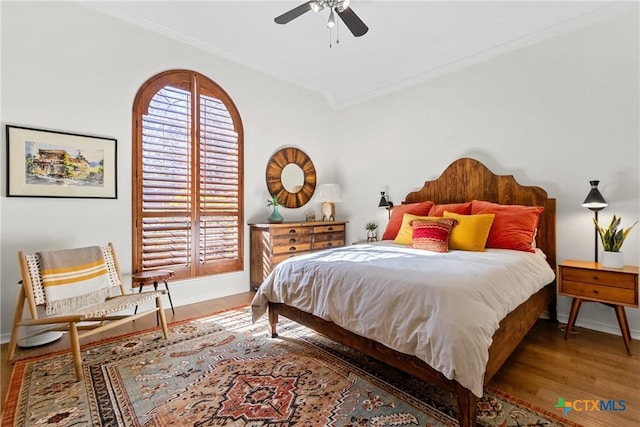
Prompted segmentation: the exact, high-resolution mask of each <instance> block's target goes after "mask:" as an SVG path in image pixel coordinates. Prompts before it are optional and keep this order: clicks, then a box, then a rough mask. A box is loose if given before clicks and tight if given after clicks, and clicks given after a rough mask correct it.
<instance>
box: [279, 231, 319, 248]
mask: <svg viewBox="0 0 640 427" xmlns="http://www.w3.org/2000/svg"><path fill="white" fill-rule="evenodd" d="M311 237H312V236H311V234H287V235H282V236H276V237H274V238H273V242H271V245H272V246H273V247H274V248H275V247H276V246H281V247H284V246H286V247H291V246H301V245H311Z"/></svg>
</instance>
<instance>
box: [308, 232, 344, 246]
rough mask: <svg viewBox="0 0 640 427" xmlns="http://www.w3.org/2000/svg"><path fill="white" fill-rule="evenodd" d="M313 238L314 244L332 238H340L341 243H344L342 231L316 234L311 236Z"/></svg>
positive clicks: (337, 239)
mask: <svg viewBox="0 0 640 427" xmlns="http://www.w3.org/2000/svg"><path fill="white" fill-rule="evenodd" d="M313 240H314V241H315V242H316V244H317V243H318V242H330V241H332V240H335V241H339V240H342V244H343V245H344V231H337V232H332V233H320V234H316V235H315V236H314V237H313ZM314 246H315V245H314Z"/></svg>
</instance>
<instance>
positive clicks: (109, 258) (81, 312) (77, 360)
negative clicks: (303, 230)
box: [8, 243, 168, 380]
mask: <svg viewBox="0 0 640 427" xmlns="http://www.w3.org/2000/svg"><path fill="white" fill-rule="evenodd" d="M101 249H102V254H103V256H104V259H105V261H106V264H107V269H108V275H109V297H108V298H107V299H106V301H105V302H102V303H99V304H94V305H91V306H88V307H83V308H81V309H77V310H74V312H72V313H65V314H60V315H58V314H56V315H50V316H39V315H38V312H37V306H44V305H46V298H45V293H44V287H43V285H42V278H41V275H40V261H39V256H38V255H37V254H36V253H24V252H19V254H18V257H19V260H20V270H21V273H22V287H21V289H20V294H19V296H18V304H17V306H16V312H15V315H14V318H13V328H12V330H11V341H10V342H9V353H8V359H9V361H13V357H14V355H15V350H16V344H17V341H18V331H19V327H20V326H33V325H52V326H51V327H48V328H45V329H40V330H38V332H37V333H35V334H31V335H27V336H25V337H23V338H28V337H30V336H33V335H37V334H41V333H44V332H48V331H63V332H68V333H69V341H70V344H71V351H72V354H73V365H74V368H75V373H76V378H78V380H81V379H82V358H81V356H80V340H81V339H82V338H85V337H88V336H89V335H93V334H96V333H99V332H103V331H106V330H108V329H111V328H116V327H118V326H120V325H122V324H124V323H126V322H131V321H133V320H136V319H139V318H141V317H143V316H147V315H150V314H153V313H157V315H158V318H159V320H160V322H159V323H160V326H162V333H163V335H164V338H165V339H166V338H167V335H168V331H167V322H166V318H165V315H164V309H163V307H162V300H161V297H162V295H163V294H164V293H165V291H164V290H156V291H153V292H141V293H127V292H126V290H125V288H124V285H123V283H122V275H121V274H120V268H119V266H118V260H117V258H116V254H115V251H114V248H113V244H112V243H109V244H107V245H105V246H102V247H101ZM154 299H155V307H154V308H152V309H149V310H145V311H143V312H140V313H137V314H122V313H121V312H123V311H124V310H128V309H133V308H135V307H137V306H139V305H141V304H144V303H146V302H149V301H152V300H154ZM25 301H26V302H27V305H28V307H29V312H30V314H31V318H25V319H23V318H22V317H23V312H24V303H25ZM118 313H120V314H118ZM87 322H88V323H87ZM79 331H81V332H79Z"/></svg>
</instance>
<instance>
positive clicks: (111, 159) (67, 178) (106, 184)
mask: <svg viewBox="0 0 640 427" xmlns="http://www.w3.org/2000/svg"><path fill="white" fill-rule="evenodd" d="M116 153H117V140H116V139H113V138H105V137H99V136H89V135H80V134H75V133H67V132H56V131H51V130H43V129H33V128H27V127H21V126H12V125H7V196H9V197H71V198H93V199H116V198H117V197H118V189H117V188H118V186H117V164H116V163H117V162H116Z"/></svg>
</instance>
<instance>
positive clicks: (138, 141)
mask: <svg viewBox="0 0 640 427" xmlns="http://www.w3.org/2000/svg"><path fill="white" fill-rule="evenodd" d="M167 86H172V87H175V88H179V89H183V90H188V91H190V93H191V96H190V99H191V103H190V120H189V121H190V124H189V132H190V143H191V156H190V162H191V163H190V165H191V173H190V174H188V176H189V177H190V196H191V203H190V204H191V207H190V209H186V210H184V211H183V214H184V213H185V212H188V213H189V214H188V217H189V221H190V227H189V229H190V231H189V232H188V235H189V237H190V242H189V243H188V248H189V260H190V261H189V263H188V266H186V267H182V268H176V269H173V270H174V273H175V277H176V278H194V277H202V276H208V275H212V274H221V273H230V272H236V271H243V270H244V226H243V225H244V130H243V129H244V127H243V125H242V119H241V117H240V113H239V112H238V109H237V107H236V105H235V103H234V102H233V100H232V99H231V97H230V96H229V95H228V94H227V92H226V91H225V90H224V89H223V88H222V87H221V86H220V85H218V84H217V83H216V82H214V81H213V80H211V79H210V78H208V77H206V76H204V75H203V74H201V73H198V72H196V71H191V70H184V69H178V70H168V71H164V72H161V73H159V74H156V75H155V76H153V77H151V78H150V79H148V80H147V81H146V82H145V83H143V84H142V86H141V87H140V89H139V90H138V93H137V94H136V97H135V99H134V103H133V120H132V124H133V126H132V135H133V137H132V157H133V158H132V217H133V220H132V237H133V238H132V258H133V263H132V265H133V272H134V273H138V272H141V271H145V270H155V269H165V270H166V269H172V268H170V267H166V268H164V267H159V268H146V269H145V268H144V265H143V261H144V259H143V255H144V254H143V238H142V221H143V219H144V218H146V217H162V216H165V215H169V213H168V212H167V211H156V212H155V213H154V214H151V213H149V212H146V211H144V210H143V177H142V172H143V170H142V169H143V166H142V164H143V160H144V159H143V146H142V131H143V117H144V115H146V114H147V112H148V110H149V106H150V103H151V101H152V99H153V98H154V96H155V95H156V94H157V93H158V92H159V91H160V90H161V89H163V88H164V87H167ZM200 89H203V90H202V93H201V90H200ZM207 95H213V96H215V98H216V99H217V100H219V101H220V102H222V103H223V104H224V105H225V107H226V109H227V111H228V113H229V115H230V117H231V119H232V121H233V127H234V131H235V132H236V133H237V156H238V157H237V158H238V161H237V170H238V172H237V186H238V194H237V228H234V230H235V231H236V233H235V234H236V235H237V241H236V242H235V244H236V247H237V257H235V258H231V259H229V260H214V261H209V262H206V261H205V262H201V261H200V256H199V253H200V244H199V242H200V237H201V234H202V233H201V232H200V219H201V218H204V217H207V216H208V217H211V216H212V215H211V211H209V212H208V213H207V211H206V210H203V208H202V205H201V201H202V200H201V199H200V197H199V195H200V190H201V188H200V177H201V175H202V171H201V170H200V157H201V150H200V136H201V134H200V106H201V104H200V100H201V96H207ZM208 170H209V171H211V170H214V169H208ZM162 212H164V214H162ZM216 212H217V211H213V213H214V214H215V213H216ZM233 212H234V213H235V212H236V210H233ZM213 216H214V217H216V215H213ZM217 216H219V217H223V215H222V214H218V215H217ZM231 216H234V217H235V214H232V215H231ZM185 218H186V216H185ZM207 247H208V246H207V245H205V246H204V248H207Z"/></svg>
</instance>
